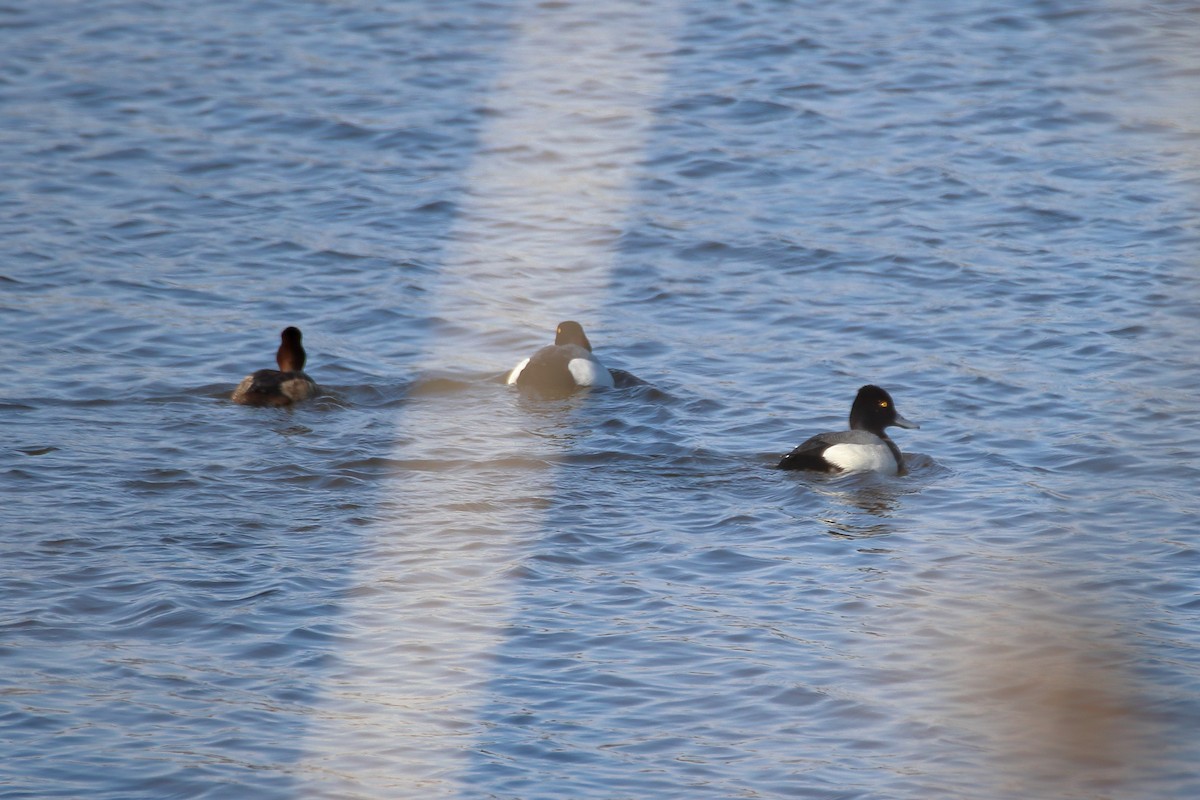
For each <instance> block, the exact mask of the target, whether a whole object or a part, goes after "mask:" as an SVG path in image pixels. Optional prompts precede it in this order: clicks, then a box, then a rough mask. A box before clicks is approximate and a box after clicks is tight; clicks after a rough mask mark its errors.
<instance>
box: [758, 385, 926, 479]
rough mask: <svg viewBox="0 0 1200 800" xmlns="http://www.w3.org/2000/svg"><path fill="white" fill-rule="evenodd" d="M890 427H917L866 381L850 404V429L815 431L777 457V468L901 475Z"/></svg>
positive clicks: (899, 457) (884, 393)
mask: <svg viewBox="0 0 1200 800" xmlns="http://www.w3.org/2000/svg"><path fill="white" fill-rule="evenodd" d="M891 426H895V427H898V428H910V429H914V428H920V427H921V426H920V425H918V424H917V423H915V422H912V421H911V420H908V419H905V418H904V417H903V416H902V415H901V414H900V413H899V412H898V411H896V404H895V402H893V401H892V396H891V395H890V394H888V393H887V391H885V390H884V389H881V388H879V387H878V386H875V385H873V384H868V385H866V386H864V387H862V388H861V389H859V390H858V395H857V396H856V397H855V398H854V404H853V405H852V406H850V430H848V431H839V432H836V433H818V434H817V435H816V436H813V437H812V438H811V439H809V440H807V441H806V442H804V443H803V444H801V445H799V446H798V447H796V448H795V449H794V450H792V452H790V453H788V454H787V455H786V456H784V457H783V458H782V459H780V460H779V468H780V469H803V470H812V471H816V472H881V473H885V474H888V475H903V474H904V472H905V469H904V456H903V455H902V454H901V453H900V448H899V447H897V446H896V443H895V442H893V441H892V440H891V439H890V438H889V437H888V435H887V433H885V432H884V429H885V428H889V427H891Z"/></svg>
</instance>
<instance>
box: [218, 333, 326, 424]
mask: <svg viewBox="0 0 1200 800" xmlns="http://www.w3.org/2000/svg"><path fill="white" fill-rule="evenodd" d="M302 339H303V335H302V334H301V333H300V329H299V328H296V327H294V326H288V327H286V328H284V329H283V332H282V333H280V334H279V340H280V341H279V349H278V350H277V351H275V363H276V364H277V365H278V366H279V369H260V370H258V371H257V372H255V373H254V374H252V375H247V376H246V377H245V378H243V379H242V382H241V383H239V384H238V387H237V388H236V389H234V390H233V397H232V399H233V402H235V403H240V404H242V405H246V406H286V405H291V404H292V403H299V402H300V401H301V400H307V399H309V398H310V397H313V396H314V395H315V394H316V393H317V384H316V383H315V382H314V381H313V379H312V378H310V377H308V375H306V374H305V372H304V362H305V361H306V360H307V355H306V354H305V352H304V345H303V344H301V340H302Z"/></svg>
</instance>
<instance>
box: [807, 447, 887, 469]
mask: <svg viewBox="0 0 1200 800" xmlns="http://www.w3.org/2000/svg"><path fill="white" fill-rule="evenodd" d="M822 455H824V457H825V460H826V461H828V462H829V463H830V464H833V465H834V466H836V467H839V468H840V469H844V470H846V471H847V472H886V473H888V474H891V475H895V474H896V472H897V469H896V457H895V456H893V455H892V451H891V449H890V448H889V447H888V446H887V445H886V444H835V445H833V446H832V447H829V448H827V449H826V450H825V452H824V453H823V454H822Z"/></svg>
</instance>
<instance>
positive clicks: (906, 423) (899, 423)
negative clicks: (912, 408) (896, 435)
mask: <svg viewBox="0 0 1200 800" xmlns="http://www.w3.org/2000/svg"><path fill="white" fill-rule="evenodd" d="M892 424H893V425H895V426H896V427H897V428H908V429H909V430H912V429H914V428H917V429H919V428H920V427H921V426H920V425H918V424H917V423H915V422H913V421H912V420H911V419H906V418H904V417H902V416H900V415H899V414H897V415H896V419H895V421H893V422H892Z"/></svg>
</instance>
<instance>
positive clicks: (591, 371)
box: [567, 358, 613, 386]
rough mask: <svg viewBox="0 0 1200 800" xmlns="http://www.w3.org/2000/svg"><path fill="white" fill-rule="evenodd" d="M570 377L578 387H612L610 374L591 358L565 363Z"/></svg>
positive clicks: (573, 359) (575, 359) (576, 359)
mask: <svg viewBox="0 0 1200 800" xmlns="http://www.w3.org/2000/svg"><path fill="white" fill-rule="evenodd" d="M567 369H568V370H570V372H571V377H573V378H574V379H575V383H576V384H578V385H579V386H612V385H613V377H612V373H611V372H609V371H608V370H607V369H605V368H604V365H603V364H601V363H600V362H599V361H596V360H595V359H591V358H572V359H571V360H570V361H568V362H567Z"/></svg>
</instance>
